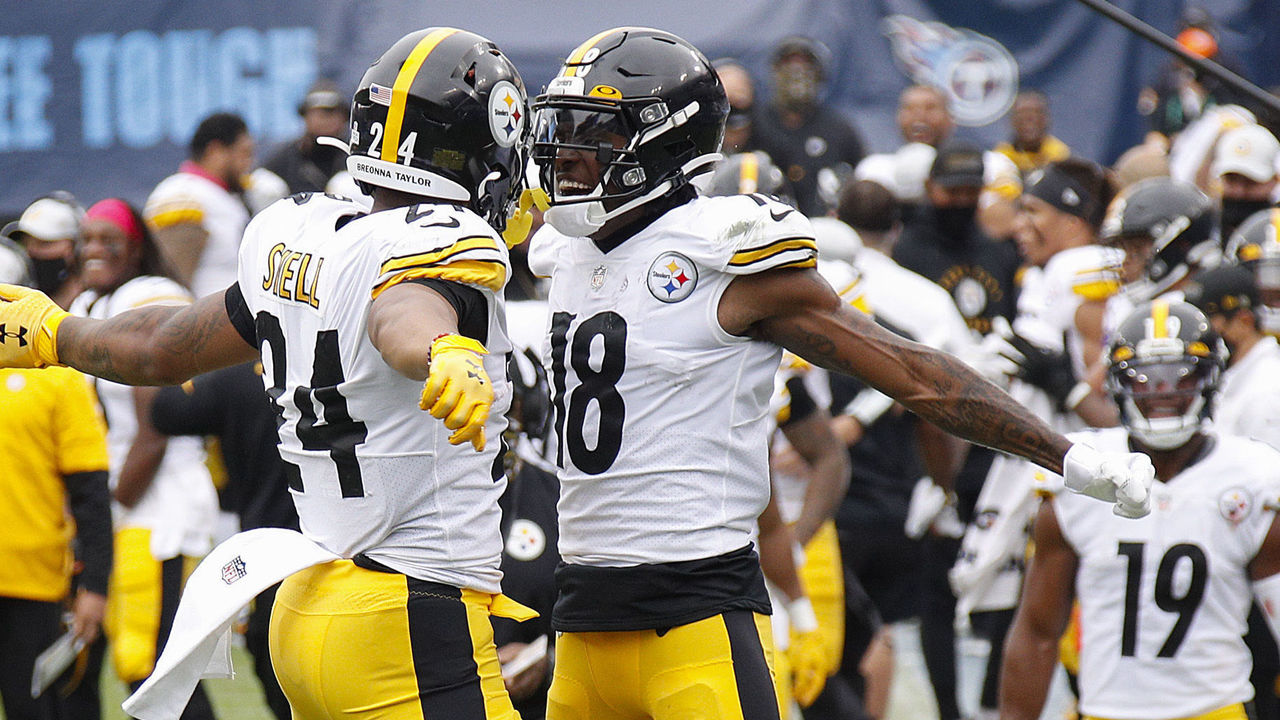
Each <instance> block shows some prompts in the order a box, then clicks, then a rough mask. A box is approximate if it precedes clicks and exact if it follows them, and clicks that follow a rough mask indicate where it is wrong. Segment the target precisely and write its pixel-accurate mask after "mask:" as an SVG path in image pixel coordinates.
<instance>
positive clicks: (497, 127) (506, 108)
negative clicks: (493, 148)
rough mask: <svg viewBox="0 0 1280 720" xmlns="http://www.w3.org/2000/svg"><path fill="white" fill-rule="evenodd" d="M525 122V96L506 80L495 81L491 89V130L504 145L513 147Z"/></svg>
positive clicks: (494, 137)
mask: <svg viewBox="0 0 1280 720" xmlns="http://www.w3.org/2000/svg"><path fill="white" fill-rule="evenodd" d="M524 123H525V107H524V96H523V94H522V93H521V92H520V90H519V89H517V88H516V86H515V85H513V84H512V83H509V82H507V81H506V80H499V81H498V82H496V83H494V85H493V90H491V91H489V130H490V132H492V133H493V139H494V140H496V141H497V142H498V144H499V145H501V146H502V147H511V146H512V145H515V144H516V141H518V140H519V139H520V136H521V134H522V131H523V130H524Z"/></svg>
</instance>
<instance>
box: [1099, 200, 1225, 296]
mask: <svg viewBox="0 0 1280 720" xmlns="http://www.w3.org/2000/svg"><path fill="white" fill-rule="evenodd" d="M1101 235H1102V239H1103V241H1104V242H1108V243H1120V242H1122V241H1124V240H1128V239H1133V238H1138V239H1143V240H1149V241H1150V242H1151V243H1152V248H1151V257H1150V259H1149V261H1148V263H1147V267H1146V279H1147V280H1148V281H1149V282H1150V283H1151V287H1150V289H1149V296H1152V297H1153V296H1156V295H1159V294H1160V293H1163V292H1164V291H1165V290H1168V289H1169V288H1170V287H1172V286H1173V284H1174V283H1176V282H1178V281H1179V280H1181V279H1182V278H1184V277H1186V276H1187V274H1188V273H1190V271H1191V266H1192V265H1193V264H1194V263H1195V262H1196V260H1197V258H1198V257H1199V256H1200V255H1202V254H1204V253H1205V252H1206V251H1208V250H1210V249H1211V248H1212V245H1211V244H1209V243H1211V242H1212V241H1215V240H1216V238H1215V237H1214V236H1215V230H1214V218H1213V203H1212V202H1211V201H1210V200H1209V197H1208V196H1207V195H1205V194H1204V193H1203V192H1201V191H1200V189H1199V188H1197V187H1196V186H1194V185H1192V184H1190V183H1185V182H1180V181H1178V180H1173V179H1171V178H1167V177H1158V178H1149V179H1146V180H1142V181H1140V182H1137V183H1134V184H1133V185H1131V186H1129V187H1128V188H1125V190H1124V191H1123V192H1121V193H1120V194H1119V195H1117V196H1116V198H1115V200H1113V201H1112V202H1111V206H1110V207H1108V208H1107V214H1106V217H1105V218H1104V219H1103V221H1102V230H1101Z"/></svg>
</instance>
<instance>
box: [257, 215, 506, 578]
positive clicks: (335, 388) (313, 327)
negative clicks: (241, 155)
mask: <svg viewBox="0 0 1280 720" xmlns="http://www.w3.org/2000/svg"><path fill="white" fill-rule="evenodd" d="M508 268H509V263H508V259H507V251H506V246H505V245H504V244H503V242H502V240H501V239H499V238H498V237H497V235H495V234H494V232H493V230H492V229H491V228H490V227H489V226H488V225H487V224H486V223H485V222H484V221H483V220H482V219H481V218H480V217H479V216H477V215H475V214H474V213H472V212H470V211H469V210H466V209H463V208H460V207H455V206H452V205H416V206H413V207H411V208H398V209H392V210H386V211H383V212H378V213H374V214H371V215H365V214H364V210H363V209H362V208H361V207H360V206H358V205H356V204H355V203H353V202H351V201H349V200H345V199H341V198H336V197H328V196H323V195H318V194H317V195H308V194H303V195H296V196H294V197H293V198H289V199H285V200H281V201H279V202H277V203H275V204H273V205H271V206H270V207H268V208H267V209H266V210H264V211H263V212H262V213H260V214H259V215H258V217H256V218H255V219H254V220H253V222H252V223H250V225H249V227H248V229H247V230H246V232H245V237H244V242H243V244H242V245H241V252H240V267H239V286H240V289H241V292H242V294H243V296H244V300H245V304H246V305H247V306H248V310H249V312H250V313H251V314H252V316H253V319H254V325H255V328H256V334H257V340H258V343H259V346H260V347H261V349H262V362H263V368H264V372H263V383H264V384H265V385H266V386H267V392H268V393H269V394H270V395H271V397H272V399H273V402H274V405H275V408H276V412H277V414H278V415H279V417H280V420H279V422H280V427H279V434H280V455H281V457H282V458H283V459H284V461H285V462H286V464H287V465H288V466H289V467H290V468H291V472H290V475H291V478H290V489H291V491H292V495H293V499H294V503H295V504H296V505H297V508H298V517H299V519H300V521H301V526H302V531H303V533H304V534H306V535H307V536H308V537H310V538H311V539H313V540H315V541H316V542H318V543H319V544H321V545H322V546H324V547H325V548H326V549H328V550H331V551H333V552H335V553H338V554H340V555H342V556H343V557H352V556H354V555H356V554H363V555H365V556H367V557H369V558H371V559H373V560H375V561H377V562H379V563H382V564H383V565H386V566H387V567H390V568H392V569H394V570H397V571H399V572H402V573H404V574H406V575H409V576H412V577H415V578H419V579H422V580H429V581H434V582H440V583H445V584H448V585H453V586H455V587H469V588H475V589H477V590H481V591H483V592H490V593H492V592H497V591H498V585H499V581H500V579H501V572H500V571H499V569H498V566H499V561H500V558H501V552H502V540H501V534H500V530H499V520H500V515H501V513H500V510H499V509H498V498H499V496H501V495H502V492H503V489H504V488H505V486H506V481H505V478H504V477H503V475H502V473H501V464H500V463H499V462H498V461H497V457H498V454H499V448H500V446H501V444H502V443H501V442H500V438H501V437H502V431H503V429H504V428H505V427H506V417H505V412H506V409H507V407H508V405H509V404H510V398H511V388H510V383H508V382H507V378H506V367H505V362H504V359H505V355H506V353H507V352H508V351H509V350H510V343H509V342H508V340H507V335H506V326H505V320H504V311H503V302H502V286H503V284H504V283H505V280H506V277H507V273H508ZM417 278H434V279H437V280H444V281H449V282H456V283H462V284H464V285H467V286H469V287H473V288H475V289H477V290H479V291H480V292H481V293H482V295H483V297H484V299H485V301H486V304H487V311H488V312H487V315H488V317H487V327H485V328H484V332H483V334H484V337H478V338H476V339H477V340H479V341H480V342H481V343H483V344H484V345H485V346H486V348H487V349H488V350H489V353H490V354H489V355H488V356H486V357H485V359H484V366H485V371H486V372H487V373H488V375H489V377H490V379H491V380H492V381H493V390H494V403H493V411H492V412H491V414H490V417H489V421H488V423H487V424H486V425H485V434H486V437H487V438H488V439H489V442H488V446H487V447H486V449H485V451H484V452H479V453H478V452H476V451H475V450H474V449H473V448H472V447H471V445H470V443H468V444H466V445H461V446H455V445H450V444H449V441H448V437H449V435H450V431H449V430H448V429H446V428H445V426H444V423H443V422H442V421H440V420H437V419H435V418H433V417H431V416H430V415H429V414H427V413H426V412H424V411H422V410H420V409H419V408H418V399H419V397H420V395H421V393H422V382H421V381H418V380H412V379H409V378H407V377H405V376H403V375H401V374H400V373H398V372H396V371H395V370H393V369H392V368H391V367H390V366H388V365H387V364H386V363H385V362H384V361H383V359H382V355H381V354H380V353H379V352H378V349H377V348H375V347H374V346H373V343H372V342H370V340H369V335H368V316H369V308H370V306H371V304H372V302H373V300H374V298H375V297H376V296H377V295H378V294H379V293H381V292H382V291H383V290H385V289H386V288H388V287H390V286H392V285H394V284H395V283H398V282H402V281H406V280H412V279H417ZM426 351H427V349H426V348H425V347H424V348H423V352H424V354H425V353H426Z"/></svg>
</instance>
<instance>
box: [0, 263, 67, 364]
mask: <svg viewBox="0 0 1280 720" xmlns="http://www.w3.org/2000/svg"><path fill="white" fill-rule="evenodd" d="M67 314H68V313H67V312H66V311H65V310H63V309H62V308H60V307H58V306H57V305H56V304H55V303H54V302H53V301H52V300H50V299H49V297H48V296H47V295H45V294H44V293H42V292H40V291H39V290H32V289H31V288H25V287H22V286H20V285H2V284H0V367H6V368H41V367H46V366H49V365H57V364H59V363H58V342H57V339H58V326H59V325H61V324H62V321H63V319H64V318H66V317H67Z"/></svg>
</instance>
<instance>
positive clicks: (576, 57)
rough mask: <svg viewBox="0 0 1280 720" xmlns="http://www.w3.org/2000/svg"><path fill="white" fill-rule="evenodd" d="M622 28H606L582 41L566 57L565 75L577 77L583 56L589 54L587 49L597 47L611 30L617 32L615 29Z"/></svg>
mask: <svg viewBox="0 0 1280 720" xmlns="http://www.w3.org/2000/svg"><path fill="white" fill-rule="evenodd" d="M621 29H622V28H609V29H608V30H605V31H603V32H599V33H596V34H595V35H592V36H591V38H590V39H589V40H587V41H586V42H584V43H582V44H581V45H579V46H578V47H577V49H575V50H574V51H573V52H571V53H569V57H567V58H565V61H564V65H565V68H564V69H565V72H564V74H565V75H567V76H569V77H576V76H577V75H578V68H577V65H578V63H580V62H582V58H583V56H585V55H586V54H587V51H588V50H590V49H591V48H593V47H595V45H596V43H598V42H600V41H601V40H603V39H604V36H606V35H608V34H609V33H611V32H615V31H617V30H621Z"/></svg>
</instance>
